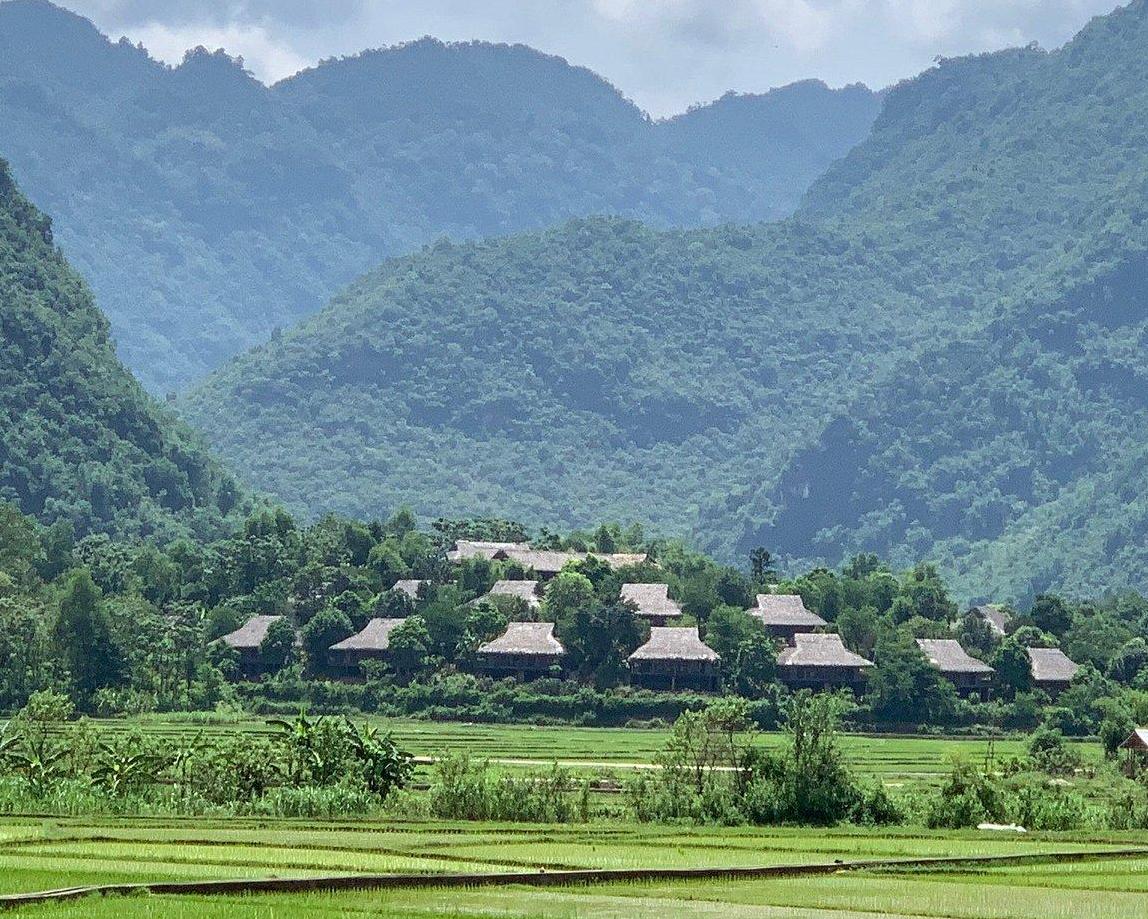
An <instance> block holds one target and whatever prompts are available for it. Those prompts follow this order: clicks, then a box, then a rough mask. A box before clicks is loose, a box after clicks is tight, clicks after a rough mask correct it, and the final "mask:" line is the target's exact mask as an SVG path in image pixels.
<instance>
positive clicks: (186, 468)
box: [0, 161, 239, 538]
mask: <svg viewBox="0 0 1148 919" xmlns="http://www.w3.org/2000/svg"><path fill="white" fill-rule="evenodd" d="M0 431H2V432H3V436H2V437H0V499H3V500H5V501H13V502H15V503H16V504H18V505H19V507H20V508H21V510H23V511H24V512H25V513H27V514H32V515H35V516H36V517H39V518H40V519H41V520H43V521H44V522H48V523H51V522H54V521H57V520H68V521H71V522H72V524H73V525H74V527H75V528H76V530H77V532H79V533H80V534H83V533H87V532H93V531H106V532H110V533H113V534H116V535H155V536H158V537H159V538H167V537H173V536H177V535H180V534H182V533H186V532H190V533H196V534H198V535H200V536H208V535H212V534H215V533H217V532H219V531H221V529H222V526H221V524H222V520H223V518H224V517H225V516H226V515H227V514H228V513H230V512H231V511H232V510H233V509H234V508H235V507H236V504H237V503H238V500H239V493H238V489H237V488H236V486H235V483H234V482H233V481H232V480H231V478H230V477H228V476H226V475H224V474H223V473H221V472H220V471H219V469H218V468H217V466H216V465H215V464H214V462H213V461H212V460H210V459H209V458H208V457H207V455H206V453H205V452H204V451H203V450H202V449H201V448H200V447H199V446H198V445H197V444H196V443H194V441H193V440H192V439H191V438H190V436H189V435H188V434H187V432H186V431H185V430H184V428H183V427H182V425H180V424H179V423H178V422H175V421H173V420H172V419H170V418H169V417H167V416H166V415H165V414H163V413H161V412H160V410H159V409H158V407H157V406H156V405H155V404H154V403H153V402H152V401H151V400H150V399H149V398H148V397H147V396H146V395H145V394H144V392H143V390H142V389H141V388H140V387H139V384H138V383H136V382H135V380H133V379H132V377H131V374H129V373H128V371H127V370H125V369H124V367H123V365H121V364H120V362H119V361H118V359H117V358H116V356H115V353H114V352H113V349H112V346H111V342H110V339H109V337H108V326H107V321H106V320H105V319H104V317H103V316H102V315H101V314H100V312H99V311H98V310H97V309H96V307H95V306H94V304H93V303H92V298H91V295H90V293H89V292H88V290H87V288H86V287H85V286H84V283H83V281H81V280H80V278H79V277H78V276H77V275H76V274H75V272H73V271H72V270H71V269H70V268H69V267H68V266H67V265H66V264H65V263H64V261H63V259H62V258H61V257H60V254H59V252H58V251H57V250H56V249H55V247H54V246H53V243H52V234H51V224H50V222H49V221H48V219H47V218H46V217H44V216H43V215H42V214H41V213H40V212H39V211H37V210H36V209H34V208H33V207H32V206H31V205H30V204H28V202H27V201H26V200H25V199H24V198H23V197H21V195H20V193H19V192H18V191H17V189H16V187H15V184H14V183H13V182H12V180H11V177H10V176H9V174H8V170H7V167H6V165H5V164H4V163H3V161H0Z"/></svg>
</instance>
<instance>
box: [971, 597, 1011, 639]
mask: <svg viewBox="0 0 1148 919" xmlns="http://www.w3.org/2000/svg"><path fill="white" fill-rule="evenodd" d="M969 612H970V613H971V614H972V615H974V616H979V617H980V618H981V619H983V620H984V621H985V622H987V623H988V624H989V628H990V629H992V630H993V632H994V633H995V634H997V635H1003V634H1004V633H1005V630H1006V629H1007V628H1008V615H1007V614H1006V613H1005V611H1004V607H1002V606H1001V605H1000V604H998V603H984V604H982V605H981V606H974V607H973V608H972V609H971V610H969Z"/></svg>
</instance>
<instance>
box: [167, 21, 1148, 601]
mask: <svg viewBox="0 0 1148 919" xmlns="http://www.w3.org/2000/svg"><path fill="white" fill-rule="evenodd" d="M1145 47H1148V6H1146V4H1145V3H1144V2H1143V0H1135V2H1133V3H1131V4H1130V5H1129V6H1127V7H1126V8H1122V9H1120V10H1117V11H1116V12H1115V13H1113V14H1112V15H1110V16H1107V17H1103V18H1100V19H1097V20H1095V21H1093V22H1092V23H1091V24H1090V25H1089V26H1088V27H1087V28H1086V29H1085V30H1084V31H1083V32H1082V33H1081V34H1080V35H1079V36H1077V37H1076V38H1075V39H1074V40H1073V41H1072V42H1070V43H1069V44H1068V45H1066V46H1065V47H1064V48H1061V49H1058V50H1056V51H1053V52H1046V51H1043V50H1042V49H1040V48H1037V47H1035V46H1030V47H1028V48H1021V49H1013V50H1009V51H1005V52H1000V53H994V54H988V55H980V56H974V57H969V58H961V59H953V60H944V61H941V62H939V64H938V65H937V66H936V67H934V68H932V69H930V70H929V71H927V72H926V73H924V74H922V75H921V76H920V77H918V78H916V79H914V80H911V81H907V82H905V83H903V84H901V85H899V86H897V87H895V88H893V89H892V90H891V91H890V92H889V93H888V95H887V96H886V97H885V99H884V105H883V108H882V111H881V114H880V115H879V117H878V118H877V120H876V122H875V124H874V126H873V129H872V132H871V133H870V135H869V136H868V138H867V139H866V140H865V141H864V142H862V143H861V144H860V145H859V146H858V147H856V148H855V149H854V150H853V151H852V152H851V153H849V154H848V155H846V156H845V157H844V158H843V159H842V160H841V161H840V162H837V163H836V164H835V165H833V166H831V167H830V168H829V170H828V172H827V173H826V174H825V175H824V176H823V177H822V178H820V179H819V180H818V181H816V182H815V183H814V184H813V186H812V187H811V189H810V190H809V192H808V194H807V195H806V196H805V199H804V202H803V204H802V205H801V207H800V208H799V209H798V211H797V213H796V214H795V215H794V216H792V217H790V218H788V219H785V220H782V221H780V222H777V223H774V224H761V223H758V224H755V225H752V226H749V227H733V226H722V227H716V228H699V229H692V230H670V231H659V230H657V229H655V228H652V227H650V226H648V225H644V224H638V223H636V222H632V221H627V220H620V219H584V220H576V221H573V222H569V223H566V224H564V225H561V226H558V227H557V228H554V229H551V230H547V231H545V232H541V233H531V234H526V235H517V236H513V237H510V238H505V239H495V240H485V241H477V242H469V243H462V244H459V243H450V242H445V241H443V242H440V243H437V244H435V245H433V246H430V247H428V248H426V249H425V250H424V251H422V252H420V253H418V254H415V255H411V256H408V257H405V258H399V259H395V260H391V261H389V262H387V263H385V264H384V265H383V266H382V267H380V268H378V269H376V270H375V271H373V272H372V273H370V274H368V275H367V276H365V277H364V278H362V279H360V280H359V281H358V282H356V283H355V284H353V285H352V286H351V287H350V288H348V289H347V290H346V291H344V292H343V293H342V294H340V295H338V296H337V297H335V299H334V300H333V301H332V302H331V304H330V305H329V306H328V307H327V308H326V309H325V310H324V311H323V312H322V313H320V314H318V315H316V316H314V317H312V318H311V319H309V320H306V321H305V322H303V323H302V324H301V325H299V326H298V327H296V328H294V329H292V330H291V331H289V332H287V333H285V334H283V335H281V336H279V337H278V338H277V339H276V340H274V341H272V342H271V343H269V344H267V345H265V346H263V347H260V348H257V349H255V350H254V351H252V352H251V353H249V354H247V355H245V356H243V357H242V358H240V359H238V360H236V361H234V362H232V363H231V364H229V365H228V366H226V367H225V368H223V369H222V370H221V371H219V372H218V373H217V374H216V375H214V376H213V377H212V378H211V379H210V380H209V381H208V382H207V383H206V384H205V385H204V386H202V387H201V388H199V389H197V390H196V391H194V392H193V393H191V395H190V396H189V397H188V399H187V400H186V404H185V408H186V412H187V416H188V417H189V418H190V419H191V420H192V421H193V422H194V423H195V424H197V425H198V426H200V427H201V428H202V429H204V430H205V431H207V433H208V434H209V437H210V438H211V440H212V442H213V443H214V444H215V445H216V447H217V448H218V449H219V450H220V451H221V453H222V455H223V456H224V457H226V458H227V459H228V460H229V461H230V462H231V463H232V464H233V465H234V467H235V468H236V469H238V470H240V471H241V472H242V474H243V475H244V476H246V477H247V478H248V479H249V480H250V481H252V482H253V483H255V484H256V485H257V486H258V487H260V488H262V489H266V490H267V491H269V492H271V493H272V494H274V495H276V496H277V497H279V498H281V499H283V500H285V501H287V502H288V503H289V504H290V505H291V506H293V507H295V508H297V509H299V510H303V511H307V512H311V513H315V512H317V511H319V510H321V509H329V508H334V509H338V510H342V511H346V512H348V513H357V514H373V513H377V512H379V510H380V509H382V508H388V507H393V506H396V505H398V504H400V503H409V504H411V505H412V506H413V507H415V508H416V509H417V510H419V511H422V512H425V513H439V512H442V511H443V510H444V509H446V508H449V509H451V510H452V511H455V512H473V513H499V514H503V515H509V516H514V517H518V518H521V519H523V520H525V521H527V522H529V523H532V524H536V525H548V526H580V525H587V524H590V523H592V522H594V521H597V520H600V519H603V518H618V519H624V520H631V519H638V520H641V521H642V522H644V523H648V524H651V525H652V526H653V527H654V528H655V529H656V530H658V531H660V532H663V533H669V534H675V535H681V536H685V537H687V538H689V539H690V540H691V541H693V542H695V543H696V544H698V545H700V546H701V547H703V548H705V549H707V550H709V551H712V552H715V553H717V554H719V555H721V556H722V557H726V558H734V557H736V556H737V555H739V554H741V553H744V552H746V551H747V550H748V549H749V548H750V547H752V546H755V545H765V546H768V547H770V548H771V549H774V550H775V551H777V552H779V553H781V555H782V556H783V557H784V558H786V559H788V560H791V561H797V560H801V561H811V560H812V561H816V560H824V561H826V562H836V561H838V560H840V559H841V558H842V557H844V556H846V555H847V554H849V553H852V552H857V551H876V552H880V553H882V554H884V555H886V556H888V557H889V558H891V559H892V560H893V561H894V562H897V563H907V562H910V561H912V560H914V559H917V558H921V557H928V558H933V559H935V560H937V561H938V562H940V563H941V564H942V565H943V566H944V568H945V569H946V570H947V571H948V572H950V573H951V574H952V575H953V576H954V577H955V578H956V579H957V581H956V583H957V584H958V586H959V589H960V590H962V592H963V593H964V595H965V596H966V597H969V598H992V599H1017V600H1019V599H1023V598H1025V597H1028V596H1031V595H1032V594H1033V593H1034V592H1036V591H1039V590H1042V589H1046V588H1050V587H1055V588H1058V589H1064V590H1068V591H1073V592H1088V591H1093V592H1102V591H1103V590H1107V589H1119V588H1121V587H1123V586H1138V587H1141V588H1144V587H1146V586H1148V557H1146V554H1148V550H1146V549H1145V544H1144V535H1145V533H1146V532H1148V517H1146V514H1145V502H1144V499H1143V498H1142V497H1141V496H1142V495H1144V494H1145V493H1146V492H1148V481H1145V478H1146V476H1148V474H1146V473H1145V472H1144V471H1143V470H1144V468H1145V467H1144V464H1143V463H1142V462H1141V457H1142V454H1143V453H1144V446H1143V445H1144V443H1145V439H1144V436H1143V435H1144V433H1145V427H1146V426H1148V400H1146V398H1145V395H1144V393H1145V387H1144V385H1143V384H1144V382H1145V375H1146V368H1145V363H1144V360H1143V356H1142V355H1143V342H1144V337H1145V335H1146V334H1148V310H1146V308H1145V302H1144V300H1145V279H1144V267H1145V243H1146V240H1145V225H1144V222H1145V218H1146V216H1148V195H1146V192H1148V187H1146V186H1148V120H1146V119H1145V118H1144V117H1143V115H1144V112H1145V111H1148V57H1146V56H1145V55H1144V54H1143V49H1144V48H1145Z"/></svg>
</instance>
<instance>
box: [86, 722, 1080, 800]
mask: <svg viewBox="0 0 1148 919" xmlns="http://www.w3.org/2000/svg"><path fill="white" fill-rule="evenodd" d="M369 720H371V721H372V723H374V724H377V725H378V726H379V727H380V728H383V729H385V730H388V731H391V732H392V733H393V734H394V736H395V739H396V741H397V742H398V744H399V746H401V747H402V748H403V749H405V750H408V751H409V752H411V753H413V754H414V755H415V756H416V757H419V758H420V759H422V760H424V761H426V760H434V759H436V758H439V757H442V756H445V755H447V754H451V753H468V754H470V755H471V756H472V757H473V758H476V759H480V760H490V761H491V762H493V763H499V764H502V765H504V766H506V767H508V768H515V767H519V768H537V767H539V766H549V765H551V764H552V763H556V762H557V763H559V764H560V765H562V766H564V767H566V768H569V769H572V770H574V771H576V772H583V773H592V774H606V773H610V772H611V771H617V772H625V771H627V770H633V769H635V768H638V769H640V768H644V767H649V766H650V765H651V764H652V763H653V762H654V758H655V756H656V755H657V754H658V753H659V752H660V751H661V750H662V749H663V748H664V747H665V744H666V740H667V738H668V737H669V731H668V730H664V729H661V730H659V729H635V728H577V727H548V726H547V727H542V726H535V725H498V724H458V723H439V722H428V721H413V720H397V719H388V720H382V719H369ZM96 723H97V724H98V725H99V726H100V727H101V728H102V729H104V730H111V731H115V730H131V729H142V730H144V731H146V732H148V733H154V734H158V735H161V736H167V737H171V738H173V739H177V738H179V737H185V736H191V735H194V734H195V733H196V732H198V731H201V730H202V731H205V732H213V733H214V732H218V731H244V732H254V733H261V732H266V731H269V730H271V729H270V728H269V727H268V725H267V724H266V722H264V721H258V720H247V721H238V722H228V723H223V724H205V725H197V724H195V723H193V722H189V721H186V720H180V719H178V718H171V717H168V718H166V719H165V718H161V717H156V716H153V717H148V718H144V719H133V720H114V721H113V720H108V721H98V722H96ZM783 740H784V738H783V736H782V735H781V734H764V735H762V742H763V743H764V744H766V745H767V746H780V745H781V744H782V743H783ZM841 743H842V748H843V749H844V751H845V753H846V756H847V758H848V760H849V763H850V765H851V766H853V768H854V769H856V770H857V772H858V773H859V774H860V775H862V776H863V777H867V778H876V779H879V780H881V781H882V782H884V783H885V784H886V785H888V786H890V787H900V786H908V785H913V784H936V783H937V782H939V781H940V780H941V778H942V777H943V776H944V775H945V774H946V773H947V772H948V771H949V770H950V769H951V767H952V762H953V759H954V758H955V757H962V758H964V759H967V760H969V761H971V762H975V763H978V764H980V763H984V762H985V761H986V760H987V759H990V758H992V759H994V760H997V761H999V760H1001V759H1004V758H1006V757H1012V756H1023V755H1024V753H1025V741H1024V739H1022V738H1010V739H1004V740H989V739H964V738H960V739H952V738H940V737H899V736H894V737H890V736H870V735H858V734H850V735H843V736H842V738H841ZM1080 748H1081V752H1082V754H1083V756H1084V759H1085V761H1099V760H1100V759H1101V758H1102V754H1101V750H1100V746H1099V744H1095V743H1092V744H1088V743H1085V744H1080Z"/></svg>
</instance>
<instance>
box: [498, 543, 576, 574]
mask: <svg viewBox="0 0 1148 919" xmlns="http://www.w3.org/2000/svg"><path fill="white" fill-rule="evenodd" d="M585 557H586V556H585V555H582V554H581V553H578V552H554V551H551V550H548V549H529V548H521V549H503V550H501V551H499V552H498V554H497V555H496V556H495V558H499V559H507V560H509V561H512V562H518V564H520V565H521V566H522V567H523V568H532V569H534V570H535V571H537V572H538V573H539V574H557V573H558V572H559V571H561V570H562V569H563V568H565V567H566V564H567V563H568V562H572V561H581V560H582V559H584V558H585Z"/></svg>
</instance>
